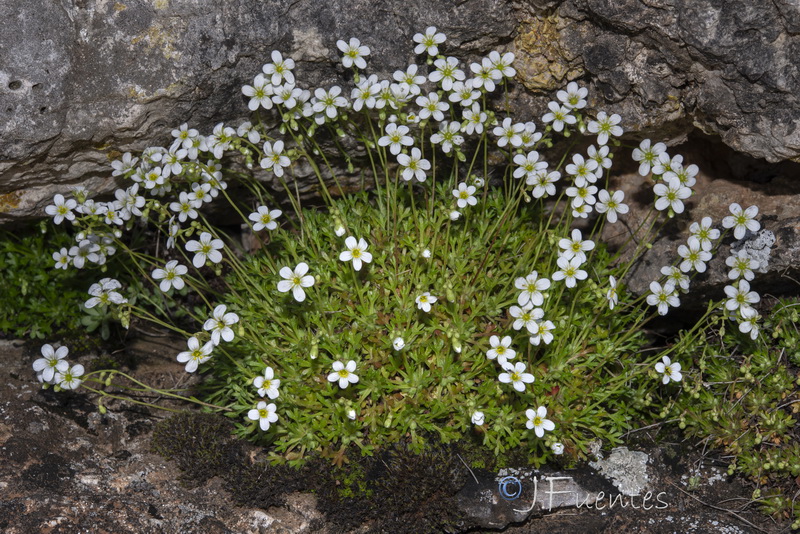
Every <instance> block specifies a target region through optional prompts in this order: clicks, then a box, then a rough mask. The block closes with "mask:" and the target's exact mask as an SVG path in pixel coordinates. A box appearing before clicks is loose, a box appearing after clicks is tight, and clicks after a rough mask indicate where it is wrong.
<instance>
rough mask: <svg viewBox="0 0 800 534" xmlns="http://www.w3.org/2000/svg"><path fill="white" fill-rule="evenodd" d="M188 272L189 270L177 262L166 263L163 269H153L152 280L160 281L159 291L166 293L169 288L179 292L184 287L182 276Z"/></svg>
mask: <svg viewBox="0 0 800 534" xmlns="http://www.w3.org/2000/svg"><path fill="white" fill-rule="evenodd" d="M187 272H189V269H188V268H187V267H186V266H184V265H179V264H178V260H172V261H169V262H167V264H166V265H165V266H164V268H163V269H153V279H154V280H161V283H160V284H159V286H158V287H159V289H161V291H163V292H164V293H166V292H167V291H169V290H170V288H173V287H174V288H175V289H176V290H178V291H180V290H181V289H183V287H184V285H186V284H185V283H184V281H183V278H181V276H183V275H184V274H186V273H187Z"/></svg>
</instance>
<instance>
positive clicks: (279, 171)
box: [260, 140, 292, 177]
mask: <svg viewBox="0 0 800 534" xmlns="http://www.w3.org/2000/svg"><path fill="white" fill-rule="evenodd" d="M291 164H292V160H290V159H289V157H288V156H284V155H283V141H280V140H278V141H275V144H273V143H270V142H269V141H266V142H264V157H263V158H261V163H260V165H261V168H262V169H267V170H270V169H271V170H272V172H274V173H275V176H278V177H281V176H283V169H284V167H288V166H289V165H291Z"/></svg>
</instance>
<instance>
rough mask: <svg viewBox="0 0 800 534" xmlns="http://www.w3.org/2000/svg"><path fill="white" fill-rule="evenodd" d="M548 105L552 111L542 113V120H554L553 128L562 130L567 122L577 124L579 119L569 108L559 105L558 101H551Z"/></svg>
mask: <svg viewBox="0 0 800 534" xmlns="http://www.w3.org/2000/svg"><path fill="white" fill-rule="evenodd" d="M547 107H548V108H550V112H549V113H545V114H544V115H542V122H552V123H553V130H555V131H557V132H560V131H562V130H563V129H564V125H565V124H575V123H576V122H577V121H578V119H576V118H575V117H574V116H573V115H570V111H571V110H570V109H569V108H567V107H565V106H559V105H558V103H557V102H550V103H549V104H547Z"/></svg>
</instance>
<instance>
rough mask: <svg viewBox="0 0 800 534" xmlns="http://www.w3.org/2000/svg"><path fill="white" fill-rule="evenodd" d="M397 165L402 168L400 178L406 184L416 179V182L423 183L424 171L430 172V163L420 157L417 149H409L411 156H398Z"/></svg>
mask: <svg viewBox="0 0 800 534" xmlns="http://www.w3.org/2000/svg"><path fill="white" fill-rule="evenodd" d="M397 163H399V164H400V166H401V167H403V173H402V175H401V176H402V178H403V180H405V181H406V182H408V181H409V180H411V179H412V178H416V179H417V181H418V182H424V181H425V180H426V178H427V176H426V174H425V171H428V170H430V168H431V162H430V161H428V160H427V159H424V158H423V157H422V152H421V151H420V149H418V148H417V147H414V148H412V149H411V155H410V156H409V155H408V154H398V155H397Z"/></svg>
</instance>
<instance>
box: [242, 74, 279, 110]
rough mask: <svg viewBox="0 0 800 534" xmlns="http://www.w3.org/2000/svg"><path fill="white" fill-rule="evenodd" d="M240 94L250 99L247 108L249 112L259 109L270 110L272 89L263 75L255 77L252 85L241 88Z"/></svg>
mask: <svg viewBox="0 0 800 534" xmlns="http://www.w3.org/2000/svg"><path fill="white" fill-rule="evenodd" d="M242 93H243V94H244V95H245V96H248V97H250V101H249V102H248V103H247V107H248V108H249V109H250V111H255V110H257V109H258V108H259V107H262V108H264V109H272V95H273V94H274V92H273V87H272V83H270V82H269V81H268V80H267V79H266V78H264V75H263V74H258V75H256V77H255V79H254V80H253V85H244V86H242Z"/></svg>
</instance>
